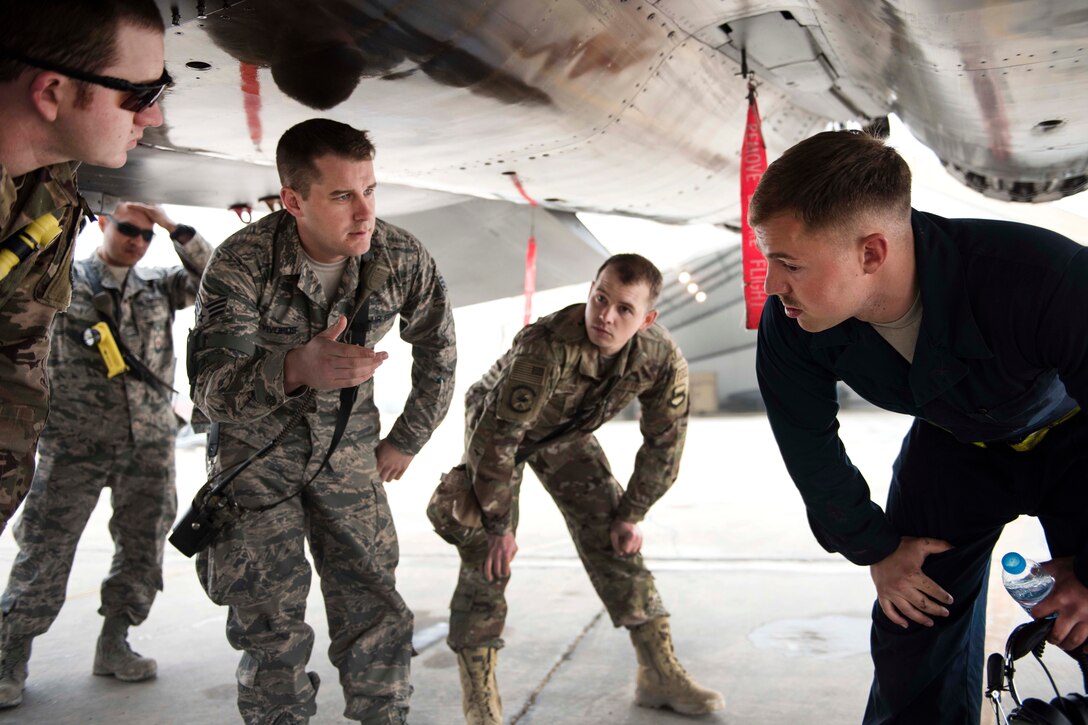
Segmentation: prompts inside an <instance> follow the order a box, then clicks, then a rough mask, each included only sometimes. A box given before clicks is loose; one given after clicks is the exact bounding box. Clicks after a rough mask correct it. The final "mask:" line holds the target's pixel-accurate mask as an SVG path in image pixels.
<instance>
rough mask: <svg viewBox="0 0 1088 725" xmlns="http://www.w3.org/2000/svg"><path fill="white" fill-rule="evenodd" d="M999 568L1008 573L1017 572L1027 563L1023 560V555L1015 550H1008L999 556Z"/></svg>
mask: <svg viewBox="0 0 1088 725" xmlns="http://www.w3.org/2000/svg"><path fill="white" fill-rule="evenodd" d="M1001 568H1002V569H1004V570H1005V571H1007V572H1008V573H1010V574H1019V573H1020V572H1022V571H1024V569H1025V568H1027V563H1026V562H1025V561H1024V557H1022V556H1020V555H1019V554H1017V553H1016V552H1015V551H1010V552H1009V553H1008V554H1005V556H1003V557H1001Z"/></svg>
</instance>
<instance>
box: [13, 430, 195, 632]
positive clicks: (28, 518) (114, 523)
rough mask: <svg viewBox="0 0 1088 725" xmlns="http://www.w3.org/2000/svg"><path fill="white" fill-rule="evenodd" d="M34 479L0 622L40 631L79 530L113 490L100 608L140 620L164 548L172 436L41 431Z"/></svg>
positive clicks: (172, 499)
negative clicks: (111, 438)
mask: <svg viewBox="0 0 1088 725" xmlns="http://www.w3.org/2000/svg"><path fill="white" fill-rule="evenodd" d="M40 451H41V458H40V460H39V462H38V470H37V473H36V474H35V476H34V482H33V484H32V486H31V489H30V495H29V496H27V499H26V502H25V503H24V505H23V511H22V513H21V514H20V515H19V518H18V520H17V521H16V523H15V526H14V529H13V533H14V534H15V541H16V543H17V544H18V545H19V554H18V555H17V556H16V558H15V563H14V564H13V565H12V568H11V575H10V576H9V578H8V585H7V589H6V590H5V591H4V595H3V598H2V599H0V609H2V610H3V613H4V629H5V630H7V631H9V632H10V633H13V634H17V635H25V636H37V635H40V634H43V633H44V632H46V631H47V630H48V629H49V627H50V626H51V625H52V624H53V620H55V619H56V617H57V614H58V613H59V612H60V608H61V606H62V605H63V604H64V598H65V591H66V589H67V586H68V575H69V574H70V573H71V571H72V560H73V558H74V557H75V553H76V545H77V544H78V543H79V537H80V535H81V534H82V533H83V529H84V527H85V526H86V525H87V519H88V517H90V515H91V512H92V511H93V510H94V507H95V505H96V504H97V503H98V498H99V494H100V493H101V491H102V489H103V488H104V487H109V488H110V489H111V502H112V504H113V515H112V516H111V517H110V523H109V529H110V535H111V536H112V537H113V544H114V554H113V562H112V564H111V566H110V572H109V574H108V575H107V576H106V578H105V579H104V580H103V582H102V595H101V596H102V606H101V608H100V609H99V610H98V611H99V614H101V615H103V616H120V617H125V618H126V619H127V620H128V621H129V622H131V623H132V624H140V623H141V622H143V621H144V620H145V619H146V618H147V615H148V612H149V611H150V610H151V604H152V602H153V601H154V600H155V595H156V594H157V593H158V592H160V591H162V559H163V547H164V545H165V543H166V535H167V533H168V532H169V530H170V526H171V525H172V524H173V523H174V515H175V514H176V513H177V495H176V493H175V488H174V442H173V440H172V439H171V440H165V441H160V442H158V443H155V444H144V445H134V444H119V445H109V444H97V443H89V442H76V441H68V440H64V441H60V440H54V439H51V438H50V437H49V436H48V433H47V434H46V436H45V437H43V438H42V443H41V448H40Z"/></svg>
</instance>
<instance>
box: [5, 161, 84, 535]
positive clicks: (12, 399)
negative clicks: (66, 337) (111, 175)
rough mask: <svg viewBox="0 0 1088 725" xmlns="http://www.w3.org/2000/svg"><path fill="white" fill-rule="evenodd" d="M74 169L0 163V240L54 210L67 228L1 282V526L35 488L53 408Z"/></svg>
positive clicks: (75, 211) (71, 240)
mask: <svg viewBox="0 0 1088 725" xmlns="http://www.w3.org/2000/svg"><path fill="white" fill-rule="evenodd" d="M76 167H77V164H75V163H67V164H58V165H56V166H49V167H45V168H42V169H39V170H37V171H33V172H31V173H29V174H25V175H23V176H21V177H19V178H17V179H13V178H11V176H9V175H8V173H7V171H6V170H5V169H4V167H3V166H2V165H0V241H2V240H5V239H7V238H8V237H10V236H11V235H13V234H15V233H16V232H18V231H19V230H20V229H22V228H23V227H25V226H26V225H27V224H29V223H30V222H31V221H33V220H34V219H37V218H38V217H39V216H41V215H42V214H48V213H53V214H54V216H56V217H57V218H58V219H59V220H60V223H61V227H62V230H63V231H61V234H60V237H59V238H58V239H57V240H56V241H54V242H53V243H52V244H51V245H49V246H48V247H46V248H45V249H39V250H38V251H37V252H35V253H34V254H32V255H31V256H30V257H29V258H27V259H26V260H24V261H23V262H22V263H21V264H19V265H18V266H17V267H15V269H13V270H12V271H11V272H10V273H9V274H8V276H7V277H5V278H4V279H3V280H0V531H3V530H4V527H5V526H6V525H7V522H8V519H10V518H11V516H12V515H13V514H14V513H15V510H16V509H17V508H18V507H19V504H20V502H22V500H23V497H24V496H26V493H27V491H28V490H29V488H30V481H31V478H32V477H33V475H34V450H35V448H36V447H37V444H38V436H39V435H40V434H41V432H42V428H43V427H44V426H45V418H46V414H47V413H48V407H49V388H48V385H47V383H46V380H45V361H46V358H47V357H48V355H49V328H50V325H51V324H52V322H53V316H54V315H55V314H56V312H57V310H63V309H64V308H65V307H67V306H68V300H69V297H70V296H71V287H70V285H69V269H70V267H71V263H72V251H73V250H74V249H75V237H76V234H78V232H79V224H78V220H79V208H80V202H79V195H78V193H77V192H76V185H75V172H76Z"/></svg>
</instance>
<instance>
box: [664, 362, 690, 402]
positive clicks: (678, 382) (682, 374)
mask: <svg viewBox="0 0 1088 725" xmlns="http://www.w3.org/2000/svg"><path fill="white" fill-rule="evenodd" d="M673 370H674V372H673V379H672V386H671V387H670V388H669V399H668V404H669V408H671V409H672V410H674V411H680V410H686V409H687V405H686V403H687V401H688V361H687V360H685V359H684V356H683V355H680V354H679V352H677V356H676V364H675V366H674V368H673Z"/></svg>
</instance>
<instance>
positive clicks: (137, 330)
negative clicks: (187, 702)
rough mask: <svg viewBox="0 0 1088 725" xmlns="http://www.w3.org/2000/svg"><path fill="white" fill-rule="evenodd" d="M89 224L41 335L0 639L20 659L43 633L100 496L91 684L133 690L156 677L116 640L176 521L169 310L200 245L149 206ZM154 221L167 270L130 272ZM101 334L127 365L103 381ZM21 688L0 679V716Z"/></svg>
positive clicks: (157, 573)
mask: <svg viewBox="0 0 1088 725" xmlns="http://www.w3.org/2000/svg"><path fill="white" fill-rule="evenodd" d="M99 223H100V225H101V226H102V229H103V232H104V237H103V244H102V246H101V247H99V248H98V250H97V251H96V252H95V253H94V254H93V255H91V256H90V257H88V258H87V259H83V260H80V261H78V262H76V263H75V264H74V265H73V267H72V303H71V306H70V307H69V308H68V311H67V312H65V313H63V314H61V315H59V316H58V318H57V323H56V325H55V326H54V328H53V333H52V347H51V350H50V354H49V366H48V377H49V385H50V388H51V389H52V391H53V396H52V400H51V402H50V407H51V409H52V410H51V414H50V416H49V422H48V423H47V424H46V426H45V430H44V432H43V433H42V436H41V446H40V448H39V454H40V460H39V463H38V469H37V472H36V473H35V475H34V481H33V484H32V486H31V489H30V495H29V496H27V499H26V502H25V503H24V505H23V510H22V514H21V515H20V517H19V519H18V520H17V522H16V523H15V527H14V534H15V541H16V543H17V544H18V545H19V554H18V556H17V557H16V559H15V564H14V565H13V566H12V570H11V576H10V577H9V579H8V585H7V589H6V590H5V591H4V595H3V598H2V599H0V610H2V611H3V623H2V625H0V631H2V633H3V639H4V641H7V642H12V643H14V644H15V645H16V647H15V649H18V650H20V651H25V652H26V654H27V656H29V654H30V642H31V640H32V639H33V638H34V637H37V636H38V635H41V634H44V633H45V632H46V631H48V630H49V628H50V626H51V625H52V624H53V621H54V620H55V619H56V617H57V614H58V613H59V612H60V609H61V606H62V605H63V604H64V597H65V590H66V587H67V585H68V575H69V573H70V572H71V570H72V561H73V559H74V558H75V553H76V545H77V544H78V543H79V537H80V535H81V534H82V533H83V528H84V527H85V526H86V524H87V519H88V518H89V517H90V515H91V512H92V511H93V510H94V508H95V505H96V504H97V503H98V498H99V494H100V492H101V491H102V488H103V487H106V486H108V487H110V488H111V489H112V502H113V516H112V518H111V519H110V534H111V535H112V537H113V540H114V545H115V547H116V553H115V554H114V557H113V564H112V566H111V568H110V573H109V575H108V576H107V577H106V579H105V581H103V582H102V607H101V609H99V613H100V614H102V615H103V616H104V617H105V622H104V624H103V628H102V635H101V636H100V637H99V639H98V645H97V648H96V652H95V662H94V673H95V674H96V675H113V676H115V677H117V678H118V679H120V680H124V681H128V682H136V681H141V680H146V679H148V678H150V677H153V676H154V675H155V674H156V671H157V666H156V663H155V660H153V659H150V658H147V657H141V656H140V655H138V654H136V653H135V652H133V651H132V650H131V649H130V648H129V646H128V643H127V641H126V633H127V631H128V628H129V626H130V625H138V624H140V623H141V622H143V621H144V620H145V619H146V618H147V615H148V612H149V611H150V609H151V603H152V602H153V601H154V599H155V595H156V593H157V592H159V591H161V590H162V560H163V546H164V544H165V542H166V533H167V531H169V529H170V525H171V524H172V523H173V521H174V514H175V513H176V512H177V495H176V493H175V489H174V441H175V438H176V435H177V416H176V415H175V413H174V409H173V405H172V384H173V380H174V363H175V358H174V343H173V322H174V313H175V312H176V311H177V310H180V309H183V308H185V307H188V306H190V305H191V304H193V302H194V301H195V300H196V293H197V289H198V287H199V285H200V274H201V272H202V271H203V270H204V266H205V265H206V264H207V262H208V258H209V256H211V247H210V246H209V245H208V243H207V242H206V241H204V239H203V238H201V237H200V235H199V234H196V232H195V230H194V229H193V228H192V227H187V226H184V225H178V224H175V223H174V222H173V221H171V220H170V218H169V217H167V216H166V214H165V213H164V212H163V211H162V210H161V209H160V208H158V207H154V206H147V205H144V204H136V203H121V204H119V205H118V207H117V209H116V210H115V211H114V212H113V214H112V215H109V216H106V215H102V216H100V217H99ZM155 224H158V225H159V226H161V227H163V228H164V229H165V230H166V231H167V232H169V233H170V237H171V239H172V240H173V242H174V249H175V250H176V251H177V253H178V256H179V257H180V258H181V261H182V265H181V266H177V267H173V268H151V267H135V266H134V265H136V264H137V263H138V262H139V261H140V259H141V258H143V256H144V254H145V253H146V252H147V250H148V246H149V244H150V242H151V236H152V234H153V227H154V225H155ZM103 323H105V324H106V325H107V327H109V329H110V330H111V331H110V338H111V339H113V336H116V340H115V342H116V343H117V345H118V352H120V351H124V355H125V357H126V362H127V363H128V366H129V369H128V371H127V372H123V373H117V374H115V375H113V376H112V377H109V373H110V369H109V367H108V366H107V364H106V362H105V359H104V357H103V355H102V354H101V351H100V348H99V346H98V345H97V344H96V345H88V344H86V339H85V334H86V333H87V331H88V330H91V329H95V326H96V325H99V326H100V325H102V324H103ZM102 334H103V333H101V332H99V336H101V335H102ZM92 341H93V340H92ZM25 664H26V663H25V662H24V663H23V666H24V668H25ZM24 680H25V677H24V678H16V677H14V676H13V675H12V674H10V673H7V672H5V673H2V674H0V706H12V705H17V704H19V701H20V700H21V699H22V692H23V685H24Z"/></svg>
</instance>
